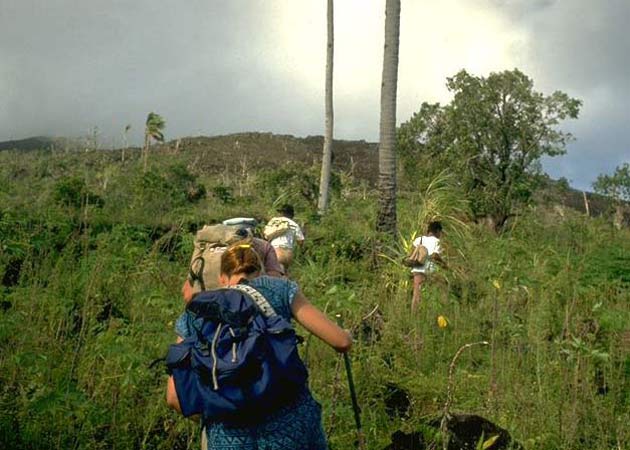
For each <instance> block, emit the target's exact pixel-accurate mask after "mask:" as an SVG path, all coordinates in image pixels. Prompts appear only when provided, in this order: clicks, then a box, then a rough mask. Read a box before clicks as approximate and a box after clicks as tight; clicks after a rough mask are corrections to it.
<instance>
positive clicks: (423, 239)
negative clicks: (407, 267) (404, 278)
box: [411, 236, 442, 273]
mask: <svg viewBox="0 0 630 450" xmlns="http://www.w3.org/2000/svg"><path fill="white" fill-rule="evenodd" d="M419 245H424V246H425V247H426V248H427V252H428V254H429V257H428V261H427V262H426V263H425V264H424V265H422V266H418V267H414V268H413V269H411V272H412V273H431V272H433V271H434V270H435V264H433V262H432V261H431V255H433V254H434V253H438V254H439V253H440V252H441V251H442V249H441V248H440V240H439V239H438V238H436V237H435V236H420V237H418V238H416V239H415V240H414V241H413V246H414V247H417V246H419Z"/></svg>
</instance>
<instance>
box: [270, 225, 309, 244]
mask: <svg viewBox="0 0 630 450" xmlns="http://www.w3.org/2000/svg"><path fill="white" fill-rule="evenodd" d="M282 219H283V220H285V221H286V222H287V223H288V224H289V229H288V230H287V231H286V232H285V233H284V234H281V235H280V236H278V237H276V238H274V239H272V240H271V241H270V244H271V245H272V246H273V247H274V248H278V247H279V248H286V249H289V250H293V248H294V247H295V242H296V241H303V240H304V234H303V233H302V228H300V226H299V225H298V224H297V223H295V222H294V221H293V220H291V219H289V218H288V217H283V218H282ZM272 220H273V219H272Z"/></svg>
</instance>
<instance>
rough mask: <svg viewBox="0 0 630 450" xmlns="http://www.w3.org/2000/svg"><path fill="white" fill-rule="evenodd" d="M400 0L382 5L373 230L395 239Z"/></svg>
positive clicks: (388, 0)
mask: <svg viewBox="0 0 630 450" xmlns="http://www.w3.org/2000/svg"><path fill="white" fill-rule="evenodd" d="M399 38H400V0H387V1H386V3H385V48H384V51H383V77H382V82H381V124H380V139H379V148H378V192H379V209H378V215H377V218H376V229H377V230H378V231H384V232H386V233H388V234H390V235H391V236H392V237H395V235H396V149H395V143H396V90H397V88H398V46H399Z"/></svg>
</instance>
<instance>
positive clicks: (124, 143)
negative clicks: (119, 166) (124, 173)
mask: <svg viewBox="0 0 630 450" xmlns="http://www.w3.org/2000/svg"><path fill="white" fill-rule="evenodd" d="M129 130H131V124H127V126H126V127H125V131H124V132H123V148H122V155H121V158H120V159H121V160H122V162H125V152H126V151H127V148H128V147H129V141H128V140H127V134H129Z"/></svg>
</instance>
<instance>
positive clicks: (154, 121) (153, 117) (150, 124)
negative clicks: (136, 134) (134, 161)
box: [142, 112, 166, 172]
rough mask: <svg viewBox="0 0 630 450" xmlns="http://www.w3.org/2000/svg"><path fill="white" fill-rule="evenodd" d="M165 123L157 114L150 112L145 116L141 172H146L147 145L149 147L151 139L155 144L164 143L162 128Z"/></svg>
mask: <svg viewBox="0 0 630 450" xmlns="http://www.w3.org/2000/svg"><path fill="white" fill-rule="evenodd" d="M165 126H166V122H165V121H164V119H163V118H162V116H160V115H159V114H156V113H154V112H150V113H149V115H148V116H147V122H146V126H145V128H144V148H143V158H142V160H143V164H142V167H143V169H142V170H143V171H144V172H146V171H147V161H148V159H149V145H151V139H153V140H154V141H157V142H164V133H163V132H162V130H164V127H165Z"/></svg>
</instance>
